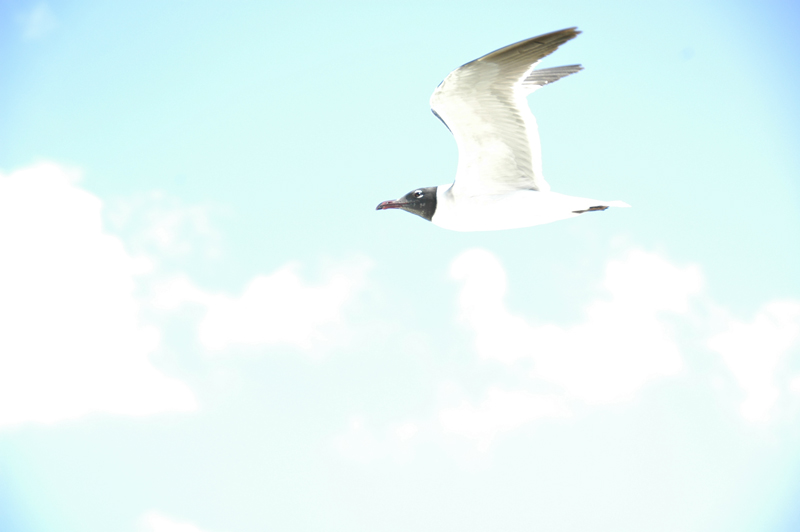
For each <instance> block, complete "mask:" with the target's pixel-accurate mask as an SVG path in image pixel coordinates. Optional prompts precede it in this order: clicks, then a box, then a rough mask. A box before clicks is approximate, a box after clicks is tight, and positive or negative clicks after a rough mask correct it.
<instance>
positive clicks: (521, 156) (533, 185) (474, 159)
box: [431, 28, 581, 196]
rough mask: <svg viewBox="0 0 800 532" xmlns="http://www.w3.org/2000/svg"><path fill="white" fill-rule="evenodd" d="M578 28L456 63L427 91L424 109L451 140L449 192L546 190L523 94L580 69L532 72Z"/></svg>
mask: <svg viewBox="0 0 800 532" xmlns="http://www.w3.org/2000/svg"><path fill="white" fill-rule="evenodd" d="M579 33H580V32H579V31H578V30H577V29H576V28H568V29H565V30H561V31H555V32H553V33H547V34H545V35H540V36H538V37H533V38H530V39H526V40H524V41H520V42H518V43H515V44H512V45H509V46H506V47H505V48H500V49H499V50H496V51H494V52H491V53H489V54H486V55H484V56H483V57H481V58H479V59H476V60H474V61H471V62H469V63H467V64H465V65H463V66H461V67H459V68H457V69H456V70H454V71H453V72H451V73H450V74H449V75H448V76H447V77H446V78H445V80H444V81H443V82H442V83H441V84H440V85H439V86H438V87H437V88H436V90H435V91H433V95H432V96H431V109H432V110H433V113H434V114H435V115H436V116H437V117H438V118H439V119H440V120H441V121H442V122H444V124H445V125H446V126H447V127H448V129H450V131H452V133H453V136H454V137H455V139H456V144H458V170H457V171H456V181H455V184H454V185H453V188H452V189H451V190H452V191H453V193H454V194H456V195H467V196H472V195H482V194H499V193H503V192H509V191H512V190H518V189H532V190H549V189H550V186H549V185H548V184H547V182H546V181H545V180H544V176H543V175H542V160H541V148H540V145H539V132H538V129H537V127H536V119H535V118H534V117H533V114H532V113H531V111H530V108H529V107H528V102H527V100H526V96H527V95H528V94H530V93H531V92H533V91H535V90H536V89H538V88H539V87H542V86H544V85H546V84H548V83H552V82H553V81H556V80H558V79H560V78H562V77H564V76H568V75H569V74H572V73H573V72H577V71H579V70H581V66H580V65H571V66H565V67H556V68H548V69H543V70H533V69H534V67H535V66H536V64H537V63H538V62H539V61H540V60H541V59H542V58H543V57H546V56H547V55H550V54H551V53H553V52H554V51H555V50H556V49H557V48H558V47H559V46H561V45H562V44H564V43H565V42H567V41H569V40H570V39H573V38H575V37H576V36H577V35H578V34H579Z"/></svg>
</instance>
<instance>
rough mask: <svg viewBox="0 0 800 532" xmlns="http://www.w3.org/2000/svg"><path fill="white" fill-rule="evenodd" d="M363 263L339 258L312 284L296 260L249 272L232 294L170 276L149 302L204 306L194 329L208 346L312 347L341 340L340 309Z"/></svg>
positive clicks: (358, 284)
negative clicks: (250, 275)
mask: <svg viewBox="0 0 800 532" xmlns="http://www.w3.org/2000/svg"><path fill="white" fill-rule="evenodd" d="M368 268H369V264H368V262H367V261H366V260H356V261H353V262H350V263H347V264H340V265H338V266H335V267H331V268H328V269H327V271H326V272H325V274H324V276H323V280H322V282H319V283H316V284H314V283H308V282H306V281H304V280H303V278H302V277H301V276H300V274H299V272H298V270H299V267H298V265H296V264H289V265H286V266H284V267H282V268H280V269H278V270H277V271H275V272H273V273H272V274H270V275H259V276H257V277H255V278H254V279H253V280H252V281H250V283H248V285H247V286H246V287H245V288H244V290H243V291H242V293H241V294H240V295H238V296H232V295H229V294H221V293H209V292H206V291H204V290H202V289H200V288H199V287H197V286H196V285H195V284H194V283H192V282H191V281H190V280H189V279H188V278H186V277H176V278H174V279H173V280H171V281H170V282H169V283H166V284H164V285H163V286H162V287H161V288H160V289H159V290H158V296H157V298H156V299H155V302H156V304H158V305H160V306H161V307H162V308H174V307H176V306H179V305H181V304H184V303H196V304H199V305H202V306H204V307H205V308H206V313H205V316H204V317H203V319H202V320H201V321H200V325H199V329H198V333H199V337H200V341H201V342H202V344H203V345H204V346H205V347H206V348H208V349H210V350H217V351H218V350H223V349H226V348H228V347H231V346H236V345H244V346H290V347H294V348H296V349H300V350H303V351H312V350H314V349H317V348H320V347H323V346H329V345H332V344H335V343H337V342H340V341H343V340H344V338H343V335H344V327H343V326H344V311H345V308H346V306H347V304H348V303H349V302H350V301H351V300H352V299H353V296H354V295H355V294H356V293H357V292H358V291H359V290H360V289H361V288H362V286H363V284H364V278H365V274H366V271H367V269H368Z"/></svg>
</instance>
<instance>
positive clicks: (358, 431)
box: [333, 416, 422, 463]
mask: <svg viewBox="0 0 800 532" xmlns="http://www.w3.org/2000/svg"><path fill="white" fill-rule="evenodd" d="M421 430H422V427H421V425H420V424H419V423H418V422H416V421H403V422H399V423H392V424H389V425H387V426H386V427H384V429H383V430H382V431H377V430H375V429H372V428H370V427H369V426H368V424H367V422H366V421H365V420H364V418H363V417H362V416H352V417H351V418H350V420H349V422H348V426H347V429H345V430H344V431H342V432H340V433H339V434H337V435H336V436H334V438H333V447H334V449H335V450H336V452H337V453H338V454H339V455H340V456H341V457H343V458H346V459H348V460H353V461H355V462H362V463H367V462H372V461H373V460H376V459H379V458H384V457H386V456H393V457H394V458H395V459H398V458H403V457H407V456H408V455H409V452H410V450H411V448H412V446H413V444H414V443H415V440H416V439H418V438H419V434H420V431H421Z"/></svg>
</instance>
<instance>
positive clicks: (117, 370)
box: [0, 164, 196, 426]
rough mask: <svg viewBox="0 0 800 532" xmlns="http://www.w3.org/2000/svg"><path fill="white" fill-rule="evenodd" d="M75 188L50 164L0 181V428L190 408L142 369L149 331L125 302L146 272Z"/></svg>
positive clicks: (167, 382) (155, 374) (178, 391)
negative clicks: (136, 280)
mask: <svg viewBox="0 0 800 532" xmlns="http://www.w3.org/2000/svg"><path fill="white" fill-rule="evenodd" d="M76 181H77V173H75V172H70V171H68V170H65V169H64V168H62V167H60V166H58V165H55V164H39V165H36V166H32V167H29V168H25V169H22V170H19V171H17V172H14V173H12V174H10V175H2V174H0V256H2V257H3V260H2V261H0V426H9V425H15V424H19V423H24V422H43V423H51V422H56V421H61V420H66V419H73V418H77V417H80V416H83V415H86V414H89V413H92V412H107V413H112V414H126V415H149V414H154V413H157V412H164V411H186V410H192V409H194V408H195V407H196V405H195V399H194V397H193V395H192V393H191V391H190V390H189V388H188V387H187V386H186V385H185V384H183V383H181V382H180V381H178V380H175V379H172V378H169V377H167V376H166V375H164V374H162V373H161V372H159V371H158V370H156V369H155V368H154V367H153V366H152V365H151V363H150V361H149V359H148V356H149V355H150V353H152V352H153V351H154V350H155V349H156V348H157V346H158V344H159V333H158V331H157V330H156V329H154V328H152V327H147V326H145V325H143V324H142V323H140V321H139V319H138V310H139V308H138V303H137V300H136V299H135V297H134V294H133V291H134V277H133V276H134V274H135V273H137V272H141V270H142V269H143V268H146V266H147V265H146V264H145V263H143V262H142V261H139V260H134V259H133V258H131V257H130V256H129V255H128V254H127V253H126V251H125V249H124V247H123V245H122V242H121V241H120V240H119V239H118V238H116V237H113V236H111V235H108V234H105V233H104V232H103V227H102V221H101V202H100V200H99V199H98V198H97V197H95V196H93V195H92V194H90V193H88V192H86V191H84V190H81V189H80V188H79V187H78V186H76Z"/></svg>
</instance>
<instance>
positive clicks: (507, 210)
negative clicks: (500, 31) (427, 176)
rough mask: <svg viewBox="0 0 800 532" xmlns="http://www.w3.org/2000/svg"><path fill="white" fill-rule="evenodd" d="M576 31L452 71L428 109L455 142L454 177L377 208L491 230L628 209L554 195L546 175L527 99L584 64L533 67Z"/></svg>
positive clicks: (445, 224) (540, 38)
mask: <svg viewBox="0 0 800 532" xmlns="http://www.w3.org/2000/svg"><path fill="white" fill-rule="evenodd" d="M579 33H580V32H579V31H578V30H577V29H576V28H568V29H565V30H561V31H555V32H552V33H547V34H545V35H540V36H538V37H532V38H530V39H525V40H523V41H519V42H518V43H515V44H511V45H509V46H506V47H504V48H500V49H499V50H495V51H494V52H491V53H489V54H486V55H484V56H483V57H480V58H478V59H476V60H474V61H471V62H469V63H467V64H465V65H462V66H461V67H459V68H457V69H455V70H454V71H452V72H451V73H450V74H449V75H448V76H447V77H446V78H445V79H444V81H442V82H441V83H440V84H439V86H438V87H437V88H436V90H434V91H433V95H432V96H431V110H432V111H433V114H434V115H436V117H437V118H439V120H441V121H442V122H443V123H444V125H445V126H447V128H448V129H449V130H450V131H451V132H452V134H453V137H455V139H456V144H457V145H458V169H457V170H456V178H455V182H454V183H452V184H447V185H439V186H436V187H425V188H418V189H415V190H412V191H411V192H409V193H408V194H406V195H405V196H403V197H402V198H400V199H397V200H390V201H384V202H382V203H381V204H379V205H378V207H377V210H385V209H402V210H404V211H408V212H410V213H413V214H416V215H417V216H421V217H423V218H425V219H426V220H428V221H431V222H433V223H434V224H435V225H438V226H439V227H443V228H445V229H452V230H454V231H492V230H500V229H514V228H518V227H529V226H532V225H539V224H545V223H549V222H554V221H556V220H563V219H565V218H572V217H574V216H580V215H581V214H583V213H586V212H594V211H603V210H606V209H607V208H608V207H628V206H629V205H628V204H627V203H625V202H622V201H601V200H595V199H588V198H579V197H575V196H567V195H565V194H559V193H558V192H551V191H550V185H548V184H547V181H545V180H544V176H543V175H542V157H541V148H540V145H539V132H538V129H537V127H536V119H535V118H534V116H533V113H531V110H530V108H529V107H528V101H527V96H528V95H529V94H531V93H532V92H534V91H536V90H537V89H539V88H540V87H543V86H545V85H547V84H549V83H553V82H554V81H557V80H559V79H561V78H563V77H565V76H568V75H570V74H573V73H575V72H578V71H579V70H583V67H581V66H580V65H569V66H561V67H555V68H545V69H541V70H534V68H535V67H536V65H537V64H539V61H541V59H542V58H544V57H546V56H548V55H550V54H551V53H553V52H554V51H556V49H557V48H558V47H559V46H561V45H562V44H564V43H565V42H567V41H569V40H570V39H573V38H575V37H576V36H577V35H578V34H579Z"/></svg>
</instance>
